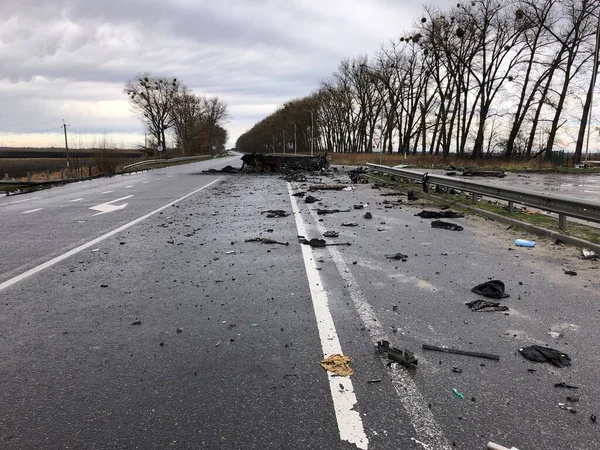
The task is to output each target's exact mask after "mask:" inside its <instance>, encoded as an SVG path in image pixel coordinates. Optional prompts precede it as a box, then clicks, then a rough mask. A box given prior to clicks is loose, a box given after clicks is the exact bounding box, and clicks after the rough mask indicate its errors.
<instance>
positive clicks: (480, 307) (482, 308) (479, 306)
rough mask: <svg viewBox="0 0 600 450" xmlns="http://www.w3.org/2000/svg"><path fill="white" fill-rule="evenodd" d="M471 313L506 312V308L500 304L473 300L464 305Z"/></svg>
mask: <svg viewBox="0 0 600 450" xmlns="http://www.w3.org/2000/svg"><path fill="white" fill-rule="evenodd" d="M465 305H467V306H468V307H469V309H470V310H471V311H477V312H491V311H508V306H504V305H501V304H500V302H490V301H488V300H473V301H472V302H467V303H465Z"/></svg>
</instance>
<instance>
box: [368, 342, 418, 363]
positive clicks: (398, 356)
mask: <svg viewBox="0 0 600 450" xmlns="http://www.w3.org/2000/svg"><path fill="white" fill-rule="evenodd" d="M377 352H378V353H379V354H380V355H383V356H385V357H386V358H388V359H391V360H392V361H395V362H397V363H400V364H402V365H403V366H404V367H406V368H408V369H414V368H416V367H417V364H419V360H418V359H417V358H415V355H414V354H413V353H412V352H410V351H408V350H406V349H404V350H399V349H397V348H394V347H390V343H389V342H388V341H379V342H377Z"/></svg>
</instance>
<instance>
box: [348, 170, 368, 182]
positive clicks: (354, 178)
mask: <svg viewBox="0 0 600 450" xmlns="http://www.w3.org/2000/svg"><path fill="white" fill-rule="evenodd" d="M366 173H367V169H365V168H364V167H359V168H358V169H354V170H351V171H349V172H348V176H349V177H350V181H351V182H352V183H355V184H364V183H368V182H369V179H368V178H367V177H366V176H365V174H366Z"/></svg>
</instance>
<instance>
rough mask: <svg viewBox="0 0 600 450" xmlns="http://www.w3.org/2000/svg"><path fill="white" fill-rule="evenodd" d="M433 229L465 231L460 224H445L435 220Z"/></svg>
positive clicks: (432, 225) (432, 223)
mask: <svg viewBox="0 0 600 450" xmlns="http://www.w3.org/2000/svg"><path fill="white" fill-rule="evenodd" d="M431 227H432V228H441V229H444V230H451V231H462V230H464V228H463V227H461V226H460V225H458V224H455V223H452V222H444V221H442V220H434V221H433V222H431Z"/></svg>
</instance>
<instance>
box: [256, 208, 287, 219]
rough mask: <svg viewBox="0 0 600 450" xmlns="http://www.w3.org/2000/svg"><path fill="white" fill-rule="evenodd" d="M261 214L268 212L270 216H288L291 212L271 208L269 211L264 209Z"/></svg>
mask: <svg viewBox="0 0 600 450" xmlns="http://www.w3.org/2000/svg"><path fill="white" fill-rule="evenodd" d="M261 214H266V215H267V217H268V218H274V217H287V216H289V215H290V213H288V212H285V211H284V210H283V209H269V210H267V211H262V212H261Z"/></svg>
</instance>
